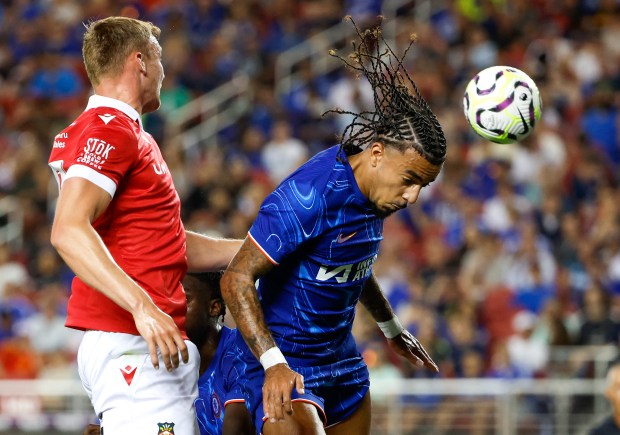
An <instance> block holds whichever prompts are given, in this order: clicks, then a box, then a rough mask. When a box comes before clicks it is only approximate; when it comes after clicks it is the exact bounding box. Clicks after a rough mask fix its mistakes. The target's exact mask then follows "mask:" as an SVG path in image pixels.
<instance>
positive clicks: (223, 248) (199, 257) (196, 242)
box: [185, 231, 243, 272]
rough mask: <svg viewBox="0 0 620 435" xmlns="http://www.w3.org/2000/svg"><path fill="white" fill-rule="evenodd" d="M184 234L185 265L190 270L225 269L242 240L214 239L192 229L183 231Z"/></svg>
mask: <svg viewBox="0 0 620 435" xmlns="http://www.w3.org/2000/svg"><path fill="white" fill-rule="evenodd" d="M185 236H186V244H187V267H188V270H189V271H190V272H214V271H218V270H224V269H226V267H227V266H228V265H229V264H230V260H232V258H233V257H234V255H235V254H236V253H237V251H238V250H239V247H240V246H241V244H242V243H243V240H235V239H216V238H213V237H209V236H205V235H203V234H198V233H195V232H193V231H185Z"/></svg>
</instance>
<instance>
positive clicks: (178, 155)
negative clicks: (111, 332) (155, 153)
mask: <svg viewBox="0 0 620 435" xmlns="http://www.w3.org/2000/svg"><path fill="white" fill-rule="evenodd" d="M419 3H430V4H431V5H432V6H431V10H430V15H429V18H428V19H427V20H424V21H421V20H420V18H419V17H420V15H416V14H415V9H414V7H415V2H410V3H406V2H405V5H404V6H403V7H401V8H400V9H398V10H397V13H398V17H397V19H398V20H399V26H398V27H397V28H398V29H399V30H398V34H397V35H395V41H396V46H397V47H400V48H403V47H405V46H406V43H407V41H408V40H409V37H410V34H411V33H412V32H415V33H416V35H417V42H416V44H415V46H414V48H413V49H412V51H411V53H410V55H409V56H408V59H407V67H408V68H409V70H410V72H411V74H412V77H413V79H414V80H415V81H416V83H417V85H418V87H419V89H420V90H421V92H422V94H423V95H424V96H425V98H427V100H428V101H429V103H430V105H431V107H432V108H433V110H434V112H435V113H436V114H437V116H438V118H439V120H440V122H441V124H442V126H443V128H444V130H445V132H446V137H447V140H448V146H449V148H448V159H447V161H446V163H445V166H444V169H443V171H442V174H441V176H440V177H439V179H438V180H437V181H435V182H434V183H432V184H431V185H430V186H429V187H428V188H426V189H425V190H424V191H423V194H422V195H421V197H420V199H419V201H418V203H417V204H416V205H415V206H413V207H410V209H409V210H403V211H401V212H399V213H398V214H397V215H395V216H393V217H391V218H390V219H388V221H387V222H386V225H385V234H384V236H385V240H384V241H383V245H382V251H381V254H380V256H379V260H378V261H377V263H376V266H375V268H374V270H375V273H376V275H377V277H378V279H379V280H380V282H381V284H382V285H383V288H384V290H385V292H386V293H387V295H388V297H389V299H390V301H391V303H392V305H393V306H394V307H395V310H396V312H397V313H398V315H399V317H400V318H401V320H402V321H403V323H404V324H406V325H407V326H408V327H409V328H410V329H411V331H412V332H413V333H414V334H415V335H416V336H417V337H418V338H419V339H420V341H421V342H422V343H423V344H424V345H425V346H426V348H427V349H428V350H429V352H430V353H431V355H432V356H433V358H434V359H435V361H436V362H437V363H438V364H439V367H440V371H441V374H440V376H442V377H469V378H472V377H473V378H475V377H495V378H520V377H542V376H551V375H552V373H550V370H549V364H550V358H551V353H552V349H553V348H554V347H555V346H564V345H584V346H586V345H604V344H611V345H617V344H618V333H619V331H620V329H619V327H620V326H619V325H620V323H618V322H619V321H620V225H619V218H620V188H619V181H620V179H619V178H618V174H620V167H619V165H620V139H619V131H618V107H619V105H620V45H618V43H617V41H618V40H620V13H619V12H620V3H618V2H617V1H614V0H589V1H585V0H532V1H528V2H514V1H513V2H508V1H502V0H493V1H491V0H488V1H484V0H480V1H474V0H458V1H448V2H419ZM380 10H381V4H380V1H378V0H365V1H362V0H357V1H356V0H350V1H345V0H340V1H338V0H234V1H233V0H194V1H188V0H179V1H175V2H167V1H158V0H144V1H111V0H85V1H80V2H77V1H72V0H2V1H0V200H1V199H3V198H10V199H12V200H14V201H17V202H18V204H19V208H20V209H21V210H22V213H23V236H22V238H21V239H20V240H13V241H10V242H7V243H5V244H3V245H0V378H10V379H30V378H60V377H75V376H76V371H75V369H74V368H73V367H72V364H73V363H74V360H75V351H76V348H77V343H78V342H79V339H80V334H79V333H77V332H75V331H71V330H68V329H65V328H64V327H63V322H64V316H65V309H66V301H67V298H68V297H69V294H70V292H69V288H70V282H71V279H72V274H71V272H70V271H69V270H68V269H67V267H66V266H65V265H64V264H63V262H62V260H61V259H60V258H59V257H58V255H57V254H56V253H55V251H54V250H53V249H52V248H51V246H50V243H49V231H50V223H51V219H52V215H53V209H54V198H55V197H56V195H57V186H56V182H55V181H54V180H53V178H52V176H51V171H50V170H49V168H48V167H47V157H48V155H49V151H50V149H51V147H52V143H53V137H54V135H55V134H56V133H57V132H58V131H60V130H61V129H62V128H63V127H64V126H65V125H66V124H67V123H68V122H70V121H71V120H72V119H73V118H74V117H76V116H77V114H79V113H80V112H81V111H82V110H83V108H84V107H85V103H86V100H87V98H88V95H89V93H90V92H91V90H90V86H89V84H88V80H87V78H86V75H85V72H84V70H83V66H82V63H81V36H82V33H83V31H84V26H83V23H85V22H88V21H89V20H93V19H96V18H101V17H104V16H108V15H112V14H123V15H126V16H133V17H136V18H141V19H146V20H150V21H152V22H154V23H155V24H157V25H158V26H160V27H161V29H162V36H161V45H162V47H163V62H164V68H165V72H166V78H165V80H164V85H163V88H162V107H161V109H160V111H158V112H157V113H155V114H153V115H148V116H146V117H145V126H146V129H147V130H148V131H150V132H151V133H152V134H153V135H154V136H156V138H157V139H158V141H159V143H160V145H161V147H162V150H163V152H164V154H165V156H166V159H167V162H168V165H169V167H170V169H171V171H172V173H173V176H174V178H175V183H176V186H177V189H178V190H179V194H180V196H181V199H182V203H183V210H182V213H183V217H184V220H185V224H186V227H187V228H189V229H192V230H196V231H201V232H205V233H209V234H217V235H220V236H226V237H236V238H242V237H244V236H245V234H246V232H247V230H248V228H249V226H250V224H251V222H252V220H253V218H254V216H255V215H256V212H257V209H258V207H259V205H260V203H261V201H262V199H263V198H264V197H265V195H266V194H267V193H268V192H269V191H270V190H271V189H272V188H273V187H274V186H275V185H276V184H277V183H278V182H279V181H280V180H282V179H283V178H284V177H285V176H286V175H287V174H288V173H290V172H291V171H292V170H293V169H294V168H296V167H297V166H298V165H299V164H300V163H302V162H303V161H305V160H306V159H307V158H308V157H310V156H312V155H313V154H314V153H316V152H318V151H320V150H322V149H325V148H326V147H328V146H331V145H333V144H335V143H337V134H339V133H341V132H342V127H343V126H344V125H346V124H347V122H348V119H347V118H346V117H342V118H338V117H335V116H327V117H322V116H321V115H322V113H323V112H324V111H326V110H329V109H332V108H335V107H340V108H344V109H346V110H353V111H361V110H366V109H369V108H372V103H373V101H372V93H371V92H369V89H368V87H367V83H365V82H364V81H363V80H360V79H359V78H356V77H354V76H353V75H351V74H349V73H348V72H347V71H345V70H339V71H337V72H334V73H329V74H325V75H317V74H314V73H313V72H312V70H311V69H310V68H308V67H307V65H304V64H303V63H302V64H301V65H299V66H298V71H299V72H300V74H299V75H298V79H297V81H296V82H295V83H294V85H293V86H292V87H290V88H289V89H285V91H284V92H282V93H277V92H276V86H275V85H276V83H274V63H275V60H276V59H277V56H278V55H280V54H281V53H282V52H284V51H285V50H287V49H289V48H291V47H294V46H295V45H296V44H298V43H300V42H302V41H304V40H306V39H308V38H309V37H310V36H312V35H314V34H316V33H317V32H319V31H321V30H324V29H326V28H328V27H330V26H332V25H335V24H338V23H339V22H341V20H342V18H343V17H344V16H345V15H347V14H352V15H353V16H354V18H356V20H357V22H358V24H360V25H362V26H365V25H370V24H371V23H373V22H374V21H375V19H376V16H377V14H378V13H379V12H380ZM390 19H395V18H394V17H391V18H390ZM325 56H328V54H327V53H325ZM502 64H503V65H511V66H514V67H517V68H520V69H522V70H524V71H525V72H527V73H528V74H530V76H531V77H532V78H533V79H534V80H535V81H536V82H537V84H538V87H539V89H540V91H541V95H542V99H543V118H542V121H541V122H540V123H539V125H538V126H537V127H536V131H535V133H534V134H533V135H532V136H531V137H529V138H528V139H526V140H525V141H524V142H523V143H520V144H516V145H495V144H491V143H489V142H486V141H484V140H482V139H481V138H479V137H477V136H476V135H475V134H474V133H473V132H472V130H471V129H470V128H469V126H468V125H467V123H466V121H465V119H464V117H463V113H462V97H463V90H464V88H465V85H466V84H467V82H468V81H469V79H470V78H471V77H473V76H474V75H475V74H476V73H477V72H478V71H479V70H481V69H483V68H485V67H487V66H491V65H502ZM238 74H245V75H247V76H248V77H250V80H251V82H252V87H253V90H254V97H253V98H254V101H253V104H252V108H251V110H250V111H249V113H248V114H247V115H246V116H245V117H244V118H243V119H242V120H241V121H240V122H238V123H237V124H236V125H235V126H234V127H232V128H228V129H226V130H225V131H223V132H222V133H221V137H220V138H219V140H218V143H219V144H220V145H219V146H211V145H212V144H208V143H205V144H201V146H200V147H199V149H198V150H194V151H193V153H192V155H191V158H188V156H187V155H186V153H185V151H184V149H183V148H182V147H180V146H179V145H178V144H176V143H171V142H168V141H167V140H166V139H167V136H166V131H165V128H166V119H167V117H169V116H172V115H171V114H173V113H174V110H175V109H177V108H179V107H181V106H182V105H184V104H186V103H187V102H189V101H191V100H192V99H193V98H195V97H197V96H200V95H202V94H204V93H205V92H209V91H211V90H213V89H214V88H216V87H217V86H219V85H221V84H223V83H226V82H227V81H229V80H231V79H232V78H234V77H235V76H237V75H238ZM222 144H224V145H222ZM2 219H3V218H1V217H0V225H1V224H6V222H5V221H4V220H2ZM368 319H369V318H368V314H367V313H366V312H365V311H364V310H363V309H362V308H360V309H359V310H358V319H357V321H356V323H355V325H354V333H355V334H356V336H357V339H358V341H359V345H360V350H361V351H362V352H363V354H364V356H365V358H366V360H367V362H368V364H369V366H370V368H371V373H372V376H374V377H375V378H379V377H412V376H428V375H429V374H428V373H426V372H422V371H414V370H413V369H412V368H411V367H409V366H407V365H404V364H401V361H400V360H398V358H395V357H394V355H392V354H390V353H389V352H388V351H387V349H386V348H385V344H384V340H383V339H382V337H381V334H380V332H378V330H377V329H376V327H374V326H372V325H373V322H372V321H369V320H368ZM582 375H584V376H586V375H587V374H586V373H582Z"/></svg>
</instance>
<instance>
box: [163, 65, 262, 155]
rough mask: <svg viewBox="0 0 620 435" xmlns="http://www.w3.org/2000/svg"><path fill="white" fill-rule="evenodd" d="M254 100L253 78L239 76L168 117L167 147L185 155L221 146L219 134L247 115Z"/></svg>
mask: <svg viewBox="0 0 620 435" xmlns="http://www.w3.org/2000/svg"><path fill="white" fill-rule="evenodd" d="M252 96H253V89H252V87H251V86H250V78H249V77H248V76H247V75H246V74H238V75H237V76H235V77H234V78H233V79H232V80H230V81H229V82H226V83H224V84H223V85H221V86H219V87H217V88H215V89H214V90H212V91H211V92H208V93H206V94H204V95H201V96H200V97H198V98H195V99H193V100H192V101H190V102H189V103H187V104H186V105H184V106H182V107H180V108H178V109H176V110H175V111H174V112H172V113H171V114H170V115H169V116H167V117H166V126H165V132H166V143H175V144H179V145H180V146H181V147H182V149H184V150H186V151H191V150H192V149H193V148H194V147H196V146H201V145H203V144H206V145H208V146H216V145H218V143H217V141H218V137H217V135H218V133H219V132H221V131H222V130H224V129H225V128H227V127H230V126H232V125H234V124H235V123H236V122H237V121H238V120H239V119H240V118H241V117H242V116H243V115H245V114H246V113H247V112H248V110H249V109H250V105H251V102H252ZM190 154H191V152H190Z"/></svg>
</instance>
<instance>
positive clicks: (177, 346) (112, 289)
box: [51, 177, 189, 370]
mask: <svg viewBox="0 0 620 435" xmlns="http://www.w3.org/2000/svg"><path fill="white" fill-rule="evenodd" d="M110 201H111V197H110V194H109V193H108V192H106V191H105V190H103V189H102V188H100V187H98V186H97V185H95V184H94V183H92V182H90V181H88V180H86V179H84V178H80V177H73V178H69V179H67V180H65V181H64V182H63V184H62V188H61V189H60V196H59V197H58V203H57V206H56V214H55V216H54V222H53V224H52V234H51V242H52V245H53V246H54V247H55V248H56V250H57V251H58V253H59V254H60V256H61V257H62V258H63V260H64V261H65V262H66V263H67V265H68V266H69V267H70V268H71V269H72V270H73V272H74V273H75V274H76V275H77V276H78V277H80V279H81V280H82V281H84V282H85V283H86V284H88V285H89V286H90V287H92V288H94V289H97V290H98V291H100V292H101V293H103V294H104V295H105V296H107V297H108V298H110V299H111V300H113V301H114V302H115V303H116V304H117V305H119V306H120V307H122V308H124V309H125V310H127V311H129V312H130V313H131V314H132V315H133V318H134V321H135V322H136V327H137V329H138V331H139V332H140V334H141V335H142V336H143V337H144V338H145V340H146V341H147V343H148V345H149V350H150V354H151V361H152V362H153V366H155V367H156V368H157V367H159V360H158V357H157V347H159V349H160V352H161V354H162V358H163V361H164V364H165V365H166V368H167V369H168V370H172V368H173V367H177V366H178V365H179V351H180V352H181V355H182V358H183V361H184V362H187V361H188V357H189V353H188V350H187V346H186V345H185V342H184V341H183V337H182V336H181V333H180V331H179V330H178V328H177V327H176V325H175V323H174V321H173V320H172V318H171V317H170V316H168V315H167V314H166V313H164V312H163V311H161V310H160V309H159V308H158V307H157V306H156V305H155V304H154V303H153V301H152V300H151V298H150V297H149V295H148V294H147V293H146V292H145V291H144V290H143V289H142V288H141V287H140V286H139V285H138V284H137V283H136V282H135V281H134V280H133V279H131V277H129V275H127V274H126V273H125V272H124V271H123V270H122V269H121V268H120V267H119V266H118V264H116V262H115V261H114V259H113V258H112V255H111V254H110V252H109V250H108V249H107V247H106V246H105V244H104V243H103V240H101V238H100V237H99V234H97V232H96V231H95V229H94V228H93V226H92V222H93V221H94V220H95V219H96V218H97V217H99V216H100V215H101V214H102V213H103V212H104V211H105V209H106V208H107V207H108V204H109V203H110Z"/></svg>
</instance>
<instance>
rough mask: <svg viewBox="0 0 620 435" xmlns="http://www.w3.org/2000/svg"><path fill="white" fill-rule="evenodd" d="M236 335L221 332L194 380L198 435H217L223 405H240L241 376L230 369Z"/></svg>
mask: <svg viewBox="0 0 620 435" xmlns="http://www.w3.org/2000/svg"><path fill="white" fill-rule="evenodd" d="M236 335H237V331H236V330H235V329H230V328H227V327H225V326H224V327H223V328H222V332H221V335H220V342H219V344H218V346H217V349H216V351H215V355H213V359H212V360H211V364H209V367H208V368H207V370H206V371H205V372H204V373H203V374H202V376H200V379H198V398H197V399H196V402H195V404H196V418H197V420H198V426H199V427H200V434H201V435H217V434H221V433H222V425H223V424H224V408H225V406H226V404H228V403H231V402H243V401H244V399H243V395H242V393H241V387H240V386H239V385H238V384H237V380H238V379H239V376H240V375H241V374H240V373H238V372H237V370H236V369H235V367H234V361H235V337H236Z"/></svg>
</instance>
